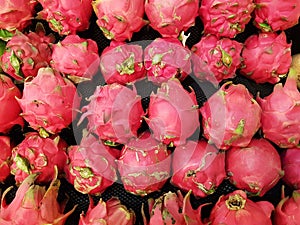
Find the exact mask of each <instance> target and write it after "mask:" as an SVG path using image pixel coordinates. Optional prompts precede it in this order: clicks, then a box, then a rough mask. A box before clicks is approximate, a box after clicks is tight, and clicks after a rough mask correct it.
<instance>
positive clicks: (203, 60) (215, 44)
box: [192, 35, 243, 85]
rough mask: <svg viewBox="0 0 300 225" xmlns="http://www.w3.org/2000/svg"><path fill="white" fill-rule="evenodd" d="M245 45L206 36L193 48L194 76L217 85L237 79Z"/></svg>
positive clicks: (227, 39) (226, 39)
mask: <svg viewBox="0 0 300 225" xmlns="http://www.w3.org/2000/svg"><path fill="white" fill-rule="evenodd" d="M242 48H243V45H242V44H241V43H239V42H237V41H234V40H231V39H229V38H221V39H219V38H217V37H216V36H214V35H207V36H204V37H203V38H202V39H201V40H200V42H198V43H197V44H196V45H194V46H193V48H192V50H194V52H195V54H194V55H193V64H194V74H195V76H196V77H197V78H199V79H200V80H208V81H210V82H212V83H213V84H215V85H217V84H218V83H219V82H221V81H222V80H225V79H228V78H233V77H235V75H236V74H235V72H236V70H237V69H239V67H240V65H241V62H242V57H241V56H240V54H241V52H242Z"/></svg>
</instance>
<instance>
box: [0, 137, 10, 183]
mask: <svg viewBox="0 0 300 225" xmlns="http://www.w3.org/2000/svg"><path fill="white" fill-rule="evenodd" d="M0 149H1V155H0V182H4V181H5V180H6V178H7V177H8V176H9V175H10V158H11V152H12V146H11V143H10V137H8V136H0Z"/></svg>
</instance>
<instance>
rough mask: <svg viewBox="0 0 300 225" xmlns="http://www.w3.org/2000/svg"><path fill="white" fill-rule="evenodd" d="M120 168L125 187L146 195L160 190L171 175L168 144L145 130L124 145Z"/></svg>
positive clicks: (119, 161)
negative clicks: (159, 140)
mask: <svg viewBox="0 0 300 225" xmlns="http://www.w3.org/2000/svg"><path fill="white" fill-rule="evenodd" d="M118 169H119V173H120V176H121V180H122V182H123V185H124V188H125V189H126V190H127V191H128V192H130V193H133V194H136V195H141V196H145V195H147V194H149V193H151V192H154V191H158V190H160V189H161V188H162V186H163V185H164V184H165V183H166V182H167V179H168V178H169V177H170V176H171V175H170V173H171V156H170V152H169V151H168V150H167V146H166V145H164V144H162V143H160V142H158V141H157V140H155V139H154V138H153V137H152V136H151V134H150V133H149V132H145V133H143V134H142V135H141V136H140V137H139V138H137V139H134V140H131V141H130V142H129V143H127V145H125V146H124V148H123V149H122V152H121V156H120V158H119V160H118Z"/></svg>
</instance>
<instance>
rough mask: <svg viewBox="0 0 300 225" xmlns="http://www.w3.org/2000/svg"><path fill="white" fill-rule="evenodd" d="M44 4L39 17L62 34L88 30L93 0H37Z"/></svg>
mask: <svg viewBox="0 0 300 225" xmlns="http://www.w3.org/2000/svg"><path fill="white" fill-rule="evenodd" d="M37 1H38V2H39V3H41V5H42V6H43V10H42V11H40V12H39V14H38V15H39V17H40V18H41V19H44V20H46V21H48V23H49V26H50V28H51V29H52V30H53V31H55V32H58V33H59V34H60V35H70V34H76V32H79V31H84V30H87V29H88V28H89V26H90V18H91V16H92V10H93V9H92V0H73V1H64V0H54V1H53V0H37Z"/></svg>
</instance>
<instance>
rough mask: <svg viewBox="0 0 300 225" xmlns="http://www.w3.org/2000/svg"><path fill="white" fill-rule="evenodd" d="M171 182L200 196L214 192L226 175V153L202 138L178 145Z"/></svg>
mask: <svg viewBox="0 0 300 225" xmlns="http://www.w3.org/2000/svg"><path fill="white" fill-rule="evenodd" d="M173 162H174V163H173V176H172V178H171V183H172V184H173V185H175V186H177V187H179V188H180V189H182V190H184V191H189V190H192V193H193V194H194V195H195V196H198V197H205V196H207V195H210V194H213V193H214V192H215V190H216V188H217V187H218V186H219V185H220V184H221V183H222V181H223V180H224V178H225V177H226V172H225V154H224V153H220V152H218V149H217V148H216V147H214V146H213V145H209V144H208V143H207V142H205V141H203V140H201V141H199V142H198V143H197V142H194V141H188V142H187V143H186V145H183V146H178V147H176V149H175V151H174V154H173Z"/></svg>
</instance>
